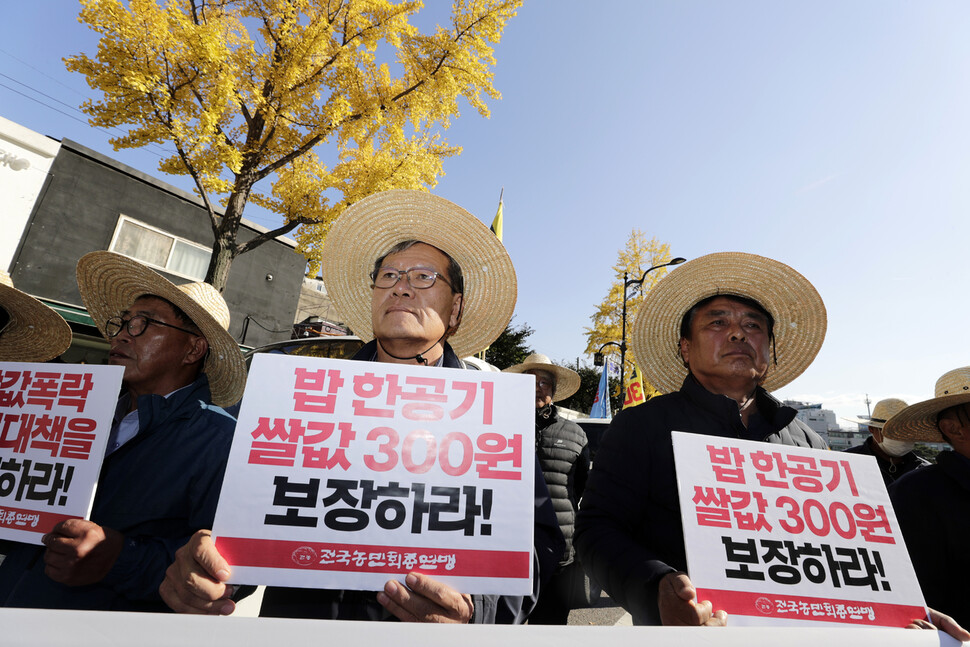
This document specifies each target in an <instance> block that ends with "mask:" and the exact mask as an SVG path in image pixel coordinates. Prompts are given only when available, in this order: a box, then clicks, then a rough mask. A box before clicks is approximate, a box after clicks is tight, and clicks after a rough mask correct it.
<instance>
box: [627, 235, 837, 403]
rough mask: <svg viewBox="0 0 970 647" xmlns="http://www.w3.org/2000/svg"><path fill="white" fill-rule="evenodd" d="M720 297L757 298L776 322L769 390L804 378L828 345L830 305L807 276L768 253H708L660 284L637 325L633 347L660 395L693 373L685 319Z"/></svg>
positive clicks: (650, 294)
mask: <svg viewBox="0 0 970 647" xmlns="http://www.w3.org/2000/svg"><path fill="white" fill-rule="evenodd" d="M718 295H725V296H730V295H734V296H741V297H746V298H748V299H754V300H755V301H757V302H758V303H760V304H761V305H762V307H764V309H765V310H767V311H768V312H769V313H770V314H771V316H772V317H774V320H775V327H774V334H775V353H776V355H777V357H778V362H777V365H775V364H774V363H772V364H771V365H770V366H769V368H768V375H767V376H766V377H765V381H764V382H763V383H762V386H763V387H764V388H765V389H767V390H768V391H774V390H776V389H780V388H781V387H783V386H785V385H786V384H788V383H789V382H791V381H792V380H794V379H795V378H796V377H798V376H799V375H801V374H802V373H803V372H804V371H805V369H806V368H808V366H809V365H810V364H811V363H812V360H814V359H815V356H816V355H817V354H818V351H819V349H820V348H821V347H822V341H823V340H824V339H825V327H826V318H825V304H824V303H822V297H820V296H819V294H818V292H817V291H816V290H815V287H814V286H812V284H811V283H809V281H808V279H806V278H805V277H804V276H802V275H801V274H799V273H798V272H796V271H795V270H793V269H792V268H790V267H788V266H787V265H785V264H784V263H779V262H778V261H775V260H772V259H770V258H765V257H763V256H756V255H754V254H745V253H742V252H721V253H717V254H708V255H707V256H701V257H700V258H697V259H694V260H692V261H688V262H687V263H684V264H683V265H681V266H680V267H678V268H677V269H675V270H673V271H672V272H671V273H670V274H668V275H666V276H665V277H663V278H662V279H661V280H660V281H659V282H657V284H656V285H655V286H654V287H653V289H652V290H650V292H648V293H647V295H646V296H645V297H644V298H643V302H642V303H641V304H640V309H639V311H638V312H637V316H636V319H635V320H634V322H633V327H632V330H631V334H630V345H631V346H632V347H633V352H634V354H635V355H636V358H637V362H638V363H639V365H640V368H641V369H642V371H643V376H644V378H645V379H646V380H647V381H648V382H649V383H650V384H652V385H653V386H655V387H656V388H657V389H658V390H660V391H661V392H663V393H671V392H673V391H676V390H678V389H679V388H680V386H681V384H682V383H683V381H684V377H685V376H686V375H687V369H686V368H684V363H683V361H682V360H681V357H680V353H679V352H678V343H679V341H680V322H681V319H683V317H684V315H685V314H686V313H687V311H688V310H690V309H691V308H692V307H694V305H695V304H696V303H697V302H698V301H701V300H703V299H706V298H708V297H713V296H718Z"/></svg>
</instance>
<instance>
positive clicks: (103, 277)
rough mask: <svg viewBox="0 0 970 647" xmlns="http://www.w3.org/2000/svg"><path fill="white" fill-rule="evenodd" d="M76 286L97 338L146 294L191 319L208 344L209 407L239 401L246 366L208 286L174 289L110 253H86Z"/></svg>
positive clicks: (161, 278) (222, 303) (222, 307)
mask: <svg viewBox="0 0 970 647" xmlns="http://www.w3.org/2000/svg"><path fill="white" fill-rule="evenodd" d="M77 286H78V289H79V290H80V291H81V298H82V299H83V300H84V306H85V307H86V308H87V309H88V314H90V315H91V318H92V319H93V320H94V323H95V325H96V326H97V327H98V330H100V331H101V334H102V335H104V336H105V339H107V338H108V335H107V332H106V330H105V324H106V322H107V321H108V319H110V318H111V317H117V316H120V315H121V313H122V312H123V311H124V310H127V309H128V308H129V307H130V306H131V304H132V303H134V302H135V300H136V299H138V298H139V297H142V296H146V295H150V296H156V297H161V298H163V299H165V300H166V301H169V302H171V303H173V304H175V305H176V306H177V307H178V308H179V309H181V310H182V312H184V313H185V314H186V315H188V317H189V319H191V320H192V323H194V324H195V325H196V326H197V327H198V329H199V330H200V331H201V332H202V334H203V335H204V336H205V338H206V341H207V342H208V343H209V354H208V356H207V357H206V360H205V366H204V367H203V370H204V371H205V374H206V376H207V377H208V378H209V390H210V392H211V394H212V402H213V404H216V405H219V406H229V405H232V404H235V403H236V402H239V400H240V399H241V398H242V394H243V390H244V389H245V386H246V364H245V362H244V360H243V356H242V352H241V351H240V350H239V345H238V344H236V341H235V340H234V339H233V338H232V336H230V335H229V331H228V329H229V307H228V306H227V305H226V301H225V299H223V298H222V295H221V294H219V291H218V290H216V289H215V288H214V287H212V286H211V285H209V284H208V283H188V284H186V285H175V284H174V283H172V282H171V281H169V280H168V279H166V278H165V277H164V276H162V275H161V274H159V273H158V272H155V271H154V270H151V269H149V268H148V267H145V266H144V265H142V264H141V263H139V262H138V261H135V260H132V259H130V258H128V257H127V256H122V255H121V254H115V253H114V252H91V253H90V254H85V255H84V256H82V257H81V260H79V261H78V264H77Z"/></svg>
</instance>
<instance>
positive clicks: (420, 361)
mask: <svg viewBox="0 0 970 647" xmlns="http://www.w3.org/2000/svg"><path fill="white" fill-rule="evenodd" d="M447 336H448V331H445V334H443V335H442V336H441V337H439V338H438V341H436V342H435V343H433V344H431V345H430V346H428V347H427V348H426V349H425V350H423V351H421V352H420V353H418V354H416V355H411V356H410V357H400V356H398V355H395V354H394V353H392V352H390V351H389V350H387V349H386V348H385V347H384V344H382V343H381V340H380V339H378V340H377V345H378V346H380V347H381V350H382V351H384V352H385V353H386V354H387V355H388V356H390V357H393V358H394V359H403V360H405V361H406V360H409V359H413V360H414V361H416V362H417V363H418V364H421V365H422V366H427V365H428V360H427V359H425V357H424V354H425V353H427V352H428V351H429V350H431V349H432V348H434V347H435V346H437V345H438V344H440V343H441V342H443V341H444V340H445V337H447Z"/></svg>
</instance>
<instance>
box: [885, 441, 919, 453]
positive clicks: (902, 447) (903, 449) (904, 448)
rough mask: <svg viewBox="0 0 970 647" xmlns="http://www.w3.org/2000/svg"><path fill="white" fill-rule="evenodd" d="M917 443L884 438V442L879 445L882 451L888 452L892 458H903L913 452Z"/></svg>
mask: <svg viewBox="0 0 970 647" xmlns="http://www.w3.org/2000/svg"><path fill="white" fill-rule="evenodd" d="M915 446H916V443H914V442H909V441H906V440H894V439H892V438H883V439H882V442H881V443H879V447H880V449H882V451H884V452H886V453H887V454H889V455H890V456H902V455H903V454H907V453H909V452H911V451H913V447H915Z"/></svg>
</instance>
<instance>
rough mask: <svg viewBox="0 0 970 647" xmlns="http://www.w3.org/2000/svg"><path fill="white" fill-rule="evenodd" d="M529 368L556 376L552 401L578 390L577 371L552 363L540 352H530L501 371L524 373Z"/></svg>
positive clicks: (566, 396)
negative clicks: (523, 359) (519, 362)
mask: <svg viewBox="0 0 970 647" xmlns="http://www.w3.org/2000/svg"><path fill="white" fill-rule="evenodd" d="M531 370H536V371H545V372H547V373H552V374H553V376H554V377H555V378H556V390H555V392H554V393H553V395H552V401H553V402H559V401H560V400H565V399H566V398H568V397H569V396H571V395H572V394H573V393H575V392H576V391H578V390H579V373H577V372H576V371H574V370H572V369H569V368H566V367H565V366H557V365H555V364H553V363H552V362H551V361H550V360H549V356H548V355H543V354H542V353H532V354H531V355H529V356H528V357H526V358H525V361H524V362H522V363H521V364H516V365H515V366H510V367H508V368H507V369H505V370H504V371H502V372H503V373H525V372H526V371H531Z"/></svg>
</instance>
